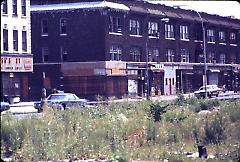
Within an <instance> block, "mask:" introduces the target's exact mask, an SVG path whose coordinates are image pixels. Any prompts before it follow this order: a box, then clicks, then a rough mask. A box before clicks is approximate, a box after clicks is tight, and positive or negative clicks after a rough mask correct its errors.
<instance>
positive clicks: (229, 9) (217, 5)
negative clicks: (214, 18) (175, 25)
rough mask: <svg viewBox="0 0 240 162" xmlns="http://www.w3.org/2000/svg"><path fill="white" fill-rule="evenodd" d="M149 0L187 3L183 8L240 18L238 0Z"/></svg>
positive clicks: (176, 3) (175, 3)
mask: <svg viewBox="0 0 240 162" xmlns="http://www.w3.org/2000/svg"><path fill="white" fill-rule="evenodd" d="M149 1H150V2H153V3H156V2H157V3H161V4H165V5H167V6H173V5H187V6H182V7H181V8H182V9H194V10H196V11H199V12H200V11H201V12H206V13H209V14H217V15H220V16H234V17H235V18H237V19H240V3H238V2H237V1H151V0H149Z"/></svg>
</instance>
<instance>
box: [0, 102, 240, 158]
mask: <svg viewBox="0 0 240 162" xmlns="http://www.w3.org/2000/svg"><path fill="white" fill-rule="evenodd" d="M179 101H180V100H178V102H177V104H171V103H163V102H159V103H151V102H145V101H143V102H135V103H128V102H123V103H112V104H110V105H108V106H106V105H105V106H104V105H98V106H96V107H94V108H84V109H81V108H79V107H75V108H72V109H69V110H66V111H56V110H53V109H48V110H47V111H46V113H44V115H43V116H42V117H39V118H36V117H31V118H25V119H21V120H19V119H15V118H14V117H13V116H11V115H4V116H2V120H1V150H2V153H1V156H2V157H5V156H8V155H9V156H11V157H13V159H15V160H22V161H30V160H32V161H46V160H61V159H86V158H99V159H109V160H111V159H112V160H116V159H118V160H119V161H130V160H132V159H135V160H136V159H141V160H162V159H170V160H171V159H172V160H174V159H175V160H176V159H177V160H183V161H188V160H189V159H187V158H186V156H185V155H184V153H185V152H190V151H191V152H197V144H198V143H203V144H205V145H207V148H208V149H209V153H210V154H214V155H218V154H220V153H221V154H227V153H229V152H233V151H235V150H237V148H239V147H240V139H239V137H240V131H239V130H240V129H239V128H240V127H239V120H240V117H239V115H237V114H236V112H239V111H240V110H239V108H240V102H239V101H236V102H220V103H217V106H219V107H221V109H220V110H219V111H217V112H215V111H212V113H211V114H210V115H204V116H202V115H199V114H197V112H198V111H196V109H197V108H196V107H194V105H196V106H199V102H201V101H200V100H196V101H193V100H191V101H188V100H186V101H184V103H183V104H179ZM190 102H191V103H192V104H191V105H189V103H190ZM168 104H169V106H168V107H166V109H164V110H163V109H162V108H163V107H164V106H165V105H168ZM212 105H213V104H211V105H210V107H211V109H212ZM214 106H215V105H214ZM158 113H159V114H158ZM151 114H152V115H151ZM156 116H157V117H160V118H158V120H156V118H155V117H156ZM220 119H221V120H220ZM216 132H217V133H216ZM212 133H214V135H215V136H211V134H212ZM219 158H220V157H219ZM221 158H222V157H221ZM226 158H231V157H228V156H226Z"/></svg>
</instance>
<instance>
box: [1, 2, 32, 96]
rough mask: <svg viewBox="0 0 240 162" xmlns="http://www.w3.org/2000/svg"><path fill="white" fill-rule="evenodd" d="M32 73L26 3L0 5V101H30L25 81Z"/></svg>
mask: <svg viewBox="0 0 240 162" xmlns="http://www.w3.org/2000/svg"><path fill="white" fill-rule="evenodd" d="M32 71H33V55H32V53H31V20H30V0H3V1H2V2H1V100H2V99H3V96H8V98H9V99H11V98H14V97H20V99H21V101H27V100H29V99H30V93H29V92H30V89H29V87H30V86H29V81H30V75H31V73H32Z"/></svg>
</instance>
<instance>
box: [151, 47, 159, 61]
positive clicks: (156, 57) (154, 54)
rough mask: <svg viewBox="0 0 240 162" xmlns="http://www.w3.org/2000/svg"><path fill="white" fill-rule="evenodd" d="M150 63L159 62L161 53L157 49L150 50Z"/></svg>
mask: <svg viewBox="0 0 240 162" xmlns="http://www.w3.org/2000/svg"><path fill="white" fill-rule="evenodd" d="M148 61H150V62H159V61H160V60H159V52H158V49H157V48H150V49H149V50H148Z"/></svg>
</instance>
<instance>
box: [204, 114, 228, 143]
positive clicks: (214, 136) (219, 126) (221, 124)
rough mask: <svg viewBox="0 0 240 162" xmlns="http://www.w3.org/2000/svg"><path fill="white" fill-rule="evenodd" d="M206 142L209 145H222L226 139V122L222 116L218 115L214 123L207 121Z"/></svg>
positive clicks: (205, 128)
mask: <svg viewBox="0 0 240 162" xmlns="http://www.w3.org/2000/svg"><path fill="white" fill-rule="evenodd" d="M204 130H205V138H204V140H205V142H206V143H207V144H209V143H212V144H220V143H221V142H222V141H223V140H225V139H226V133H225V121H224V119H223V116H222V115H221V114H217V115H216V116H215V117H214V118H213V120H212V121H209V120H208V121H207V122H206V123H205V126H204Z"/></svg>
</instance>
